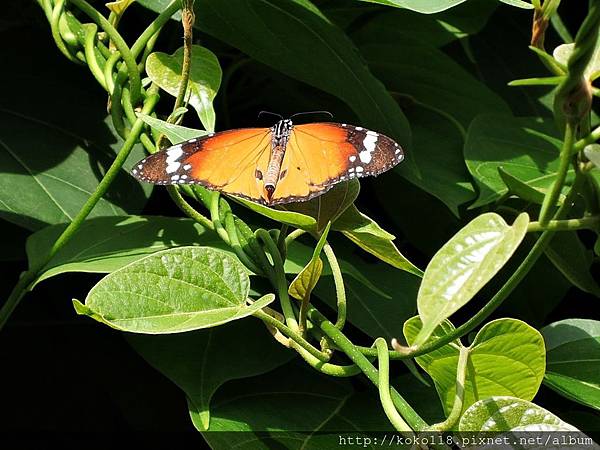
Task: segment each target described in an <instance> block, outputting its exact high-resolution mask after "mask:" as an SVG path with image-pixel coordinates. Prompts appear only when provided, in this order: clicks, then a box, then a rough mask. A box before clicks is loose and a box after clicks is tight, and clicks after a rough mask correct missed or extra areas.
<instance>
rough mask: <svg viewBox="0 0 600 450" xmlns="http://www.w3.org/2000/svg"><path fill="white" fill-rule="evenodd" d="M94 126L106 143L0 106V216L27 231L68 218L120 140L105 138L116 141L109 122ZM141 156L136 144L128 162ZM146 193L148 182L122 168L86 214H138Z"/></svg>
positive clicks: (88, 192) (96, 180)
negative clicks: (112, 143) (136, 179)
mask: <svg viewBox="0 0 600 450" xmlns="http://www.w3.org/2000/svg"><path fill="white" fill-rule="evenodd" d="M41 107H43V105H42V106H41ZM48 114H49V112H48ZM97 126H98V125H97ZM99 127H100V128H103V129H104V130H105V131H104V132H105V133H106V134H107V136H106V140H105V141H96V140H95V139H90V140H87V139H86V138H85V137H79V133H86V131H85V130H84V129H82V130H76V129H75V128H71V129H63V128H59V127H57V126H54V125H53V124H52V123H51V122H46V121H45V120H39V119H37V118H36V117H33V116H24V115H21V114H17V113H14V112H12V111H7V110H4V109H3V110H1V111H0V135H2V139H0V167H2V171H3V174H2V177H0V217H2V218H3V219H6V220H8V221H10V222H13V223H15V224H17V225H20V226H22V227H25V228H28V229H30V230H37V229H39V228H43V227H44V226H46V225H52V224H57V223H65V222H70V221H71V220H72V219H73V218H74V217H75V215H76V214H77V213H78V212H79V210H80V209H81V207H82V206H83V204H84V203H85V202H86V201H87V199H88V198H89V197H90V195H92V193H93V192H94V191H95V190H96V188H97V187H98V183H99V181H100V179H101V178H102V176H103V175H104V173H106V170H107V169H108V167H109V166H110V164H111V163H112V160H113V159H114V157H115V153H114V152H113V148H114V149H115V150H116V148H117V147H118V146H119V145H120V144H121V143H122V142H123V141H122V140H120V139H119V140H118V142H117V143H116V144H115V145H113V146H112V147H113V148H111V146H109V142H111V141H115V135H114V134H113V132H112V128H111V127H110V125H109V123H108V120H107V121H105V123H104V124H102V125H100V126H99ZM76 133H77V134H76ZM84 136H85V135H84ZM142 157H143V152H142V149H141V147H139V146H138V147H136V148H135V149H134V151H133V152H132V155H131V156H130V159H129V162H128V165H131V164H133V163H132V162H131V160H133V161H135V160H139V159H141V158H142ZM150 192H151V187H150V186H143V187H142V186H140V185H139V183H137V182H136V181H135V180H133V179H132V178H131V177H130V176H129V175H128V174H127V173H126V171H125V170H122V171H121V172H120V174H119V175H118V176H117V179H116V180H115V182H114V184H113V186H112V187H111V189H110V190H109V192H108V193H107V194H106V196H105V197H104V198H102V199H100V201H99V202H98V204H97V205H96V207H95V208H94V209H93V210H92V212H91V213H90V217H97V216H116V215H123V214H127V213H128V212H137V211H139V210H140V209H141V208H142V207H143V205H144V204H145V202H146V200H147V197H148V196H149V195H150Z"/></svg>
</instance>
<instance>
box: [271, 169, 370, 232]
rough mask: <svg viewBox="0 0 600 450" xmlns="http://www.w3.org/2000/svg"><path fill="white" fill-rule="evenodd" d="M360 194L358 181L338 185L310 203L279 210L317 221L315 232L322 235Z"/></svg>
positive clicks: (283, 206) (283, 207) (284, 207)
mask: <svg viewBox="0 0 600 450" xmlns="http://www.w3.org/2000/svg"><path fill="white" fill-rule="evenodd" d="M359 192H360V183H359V181H358V180H356V179H354V180H350V181H348V182H343V183H338V184H337V185H335V186H334V187H333V188H332V189H331V190H330V191H328V192H326V193H325V194H323V195H320V196H319V197H317V198H314V199H312V200H309V201H308V202H299V203H288V204H286V205H280V206H278V207H277V209H281V210H283V211H292V212H296V213H300V214H304V215H305V216H310V217H312V218H314V219H315V222H316V228H315V230H314V231H315V232H317V233H319V234H320V233H321V232H322V231H323V230H324V229H325V227H326V226H327V224H328V223H329V222H334V221H335V220H336V219H337V218H338V217H339V216H340V215H341V214H343V213H344V211H346V209H348V207H349V206H350V205H352V203H354V200H356V197H358V193H359Z"/></svg>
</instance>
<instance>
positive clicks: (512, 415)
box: [458, 396, 577, 449]
mask: <svg viewBox="0 0 600 450" xmlns="http://www.w3.org/2000/svg"><path fill="white" fill-rule="evenodd" d="M458 427H459V430H460V431H464V432H478V431H485V432H488V431H577V428H575V427H573V426H572V425H569V424H568V423H566V422H563V421H562V420H560V419H559V418H558V417H556V416H555V415H554V414H552V413H551V412H550V411H548V410H546V409H544V408H542V407H541V406H538V405H536V404H535V403H531V402H528V401H525V400H521V399H519V398H514V397H509V396H495V397H491V398H487V399H484V400H480V401H478V402H477V403H475V404H474V405H473V406H471V407H470V408H469V409H468V410H467V411H465V413H464V414H463V416H462V417H461V419H460V423H459V426H458ZM499 437H502V436H499ZM555 439H560V436H556V437H555ZM556 444H559V442H556V443H555V442H551V443H550V445H552V446H553V447H552V448H562V447H554V446H555V445H556ZM510 448H520V449H523V448H526V449H529V448H541V447H540V446H539V443H538V444H537V445H534V446H533V447H531V446H525V447H522V446H518V447H510Z"/></svg>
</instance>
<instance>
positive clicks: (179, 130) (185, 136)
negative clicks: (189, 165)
mask: <svg viewBox="0 0 600 450" xmlns="http://www.w3.org/2000/svg"><path fill="white" fill-rule="evenodd" d="M138 117H139V118H140V119H142V120H143V121H144V122H146V123H147V124H148V125H150V126H151V127H152V128H154V129H155V130H156V131H158V132H159V133H162V134H164V135H165V136H166V137H167V138H168V139H169V141H171V143H172V144H178V143H180V142H184V141H189V140H190V139H194V138H197V137H200V136H204V135H206V134H208V131H205V130H195V129H193V128H187V127H182V126H181V125H175V124H172V123H168V122H165V121H164V120H160V119H157V118H155V117H151V116H148V115H146V114H142V113H138Z"/></svg>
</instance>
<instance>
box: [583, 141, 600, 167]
mask: <svg viewBox="0 0 600 450" xmlns="http://www.w3.org/2000/svg"><path fill="white" fill-rule="evenodd" d="M583 153H584V154H585V157H586V158H587V159H589V160H590V161H591V162H592V163H593V164H594V165H595V166H596V167H600V144H590V145H586V146H585V148H584V149H583Z"/></svg>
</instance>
